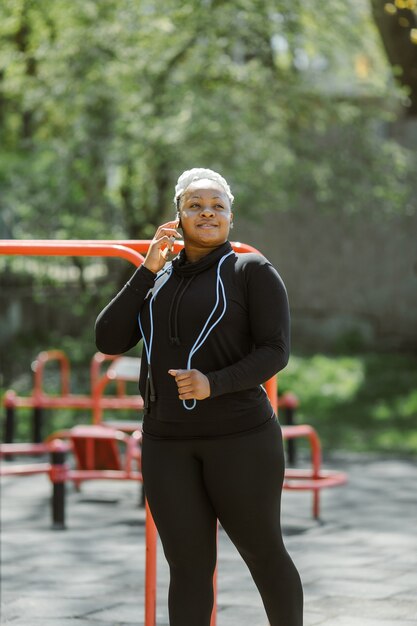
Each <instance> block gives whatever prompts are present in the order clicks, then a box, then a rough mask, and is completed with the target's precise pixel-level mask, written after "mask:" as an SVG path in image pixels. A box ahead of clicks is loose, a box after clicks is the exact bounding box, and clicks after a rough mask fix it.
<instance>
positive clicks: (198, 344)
mask: <svg viewBox="0 0 417 626" xmlns="http://www.w3.org/2000/svg"><path fill="white" fill-rule="evenodd" d="M231 254H234V252H233V250H232V251H230V252H228V253H227V254H225V255H224V256H222V258H221V259H220V261H219V264H218V266H217V273H216V302H215V304H214V307H213V309H212V310H211V313H210V315H209V316H208V318H207V320H206V322H205V324H204V326H203V328H202V330H201V332H200V334H199V335H198V337H197V339H196V340H195V342H194V345H193V346H192V348H191V350H190V352H189V355H188V359H187V370H190V369H191V359H192V358H193V356H194V355H195V353H196V352H197V351H198V350H199V349H200V348H201V346H202V345H203V344H204V343H205V342H206V341H207V338H208V336H209V335H210V333H211V332H212V330H213V329H214V328H215V327H216V326H217V324H218V323H219V322H220V320H221V319H222V318H223V317H224V315H225V313H226V309H227V300H226V293H225V289H224V284H223V281H222V278H221V276H220V269H221V266H222V265H223V263H224V261H225V260H226V259H227V257H229V256H230V255H231ZM167 271H169V270H165V272H163V273H166V272H167ZM171 272H172V267H171ZM171 272H170V274H171ZM161 276H162V273H161ZM158 278H159V277H158ZM158 278H157V279H156V280H158ZM166 282H168V281H165V282H164V283H163V284H162V285H160V287H158V288H157V289H156V291H155V292H154V294H153V295H152V297H151V300H150V302H149V319H150V333H149V344H148V343H147V342H146V338H145V334H144V332H143V328H142V322H141V319H140V313H139V315H138V322H139V328H140V332H141V334H142V338H143V345H144V346H145V353H146V360H147V362H148V370H149V371H150V367H151V355H152V344H153V330H154V329H153V312H152V305H153V301H154V300H155V298H156V296H157V295H158V293H159V291H160V290H161V289H162V287H163V286H164V285H165V283H166ZM220 289H221V292H222V296H223V311H222V312H221V314H220V316H219V317H218V318H217V320H216V321H215V322H213V324H212V325H211V326H210V328H209V329H208V330H207V332H206V328H207V326H208V324H209V323H210V320H211V318H212V317H213V315H214V314H215V312H216V309H217V307H218V306H219V302H220ZM182 404H183V406H184V408H185V409H187V411H192V410H193V409H194V408H195V406H196V404H197V400H196V399H195V398H194V399H193V400H192V404H191V406H188V405H187V400H183V401H182Z"/></svg>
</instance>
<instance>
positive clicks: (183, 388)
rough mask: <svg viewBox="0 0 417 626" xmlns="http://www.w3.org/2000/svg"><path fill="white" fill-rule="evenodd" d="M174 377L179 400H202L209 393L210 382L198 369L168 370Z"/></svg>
mask: <svg viewBox="0 0 417 626" xmlns="http://www.w3.org/2000/svg"><path fill="white" fill-rule="evenodd" d="M168 374H171V376H174V377H175V382H176V383H177V387H178V397H179V399H180V400H204V398H208V397H209V395H210V383H209V380H208V378H207V376H205V375H204V374H203V373H202V372H200V371H199V370H168Z"/></svg>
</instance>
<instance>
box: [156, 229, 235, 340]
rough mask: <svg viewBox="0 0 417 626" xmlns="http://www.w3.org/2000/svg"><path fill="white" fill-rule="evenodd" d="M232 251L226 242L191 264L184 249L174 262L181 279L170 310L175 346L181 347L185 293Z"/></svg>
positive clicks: (172, 337) (170, 328)
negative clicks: (180, 319)
mask: <svg viewBox="0 0 417 626" xmlns="http://www.w3.org/2000/svg"><path fill="white" fill-rule="evenodd" d="M231 251H232V246H231V244H230V242H229V241H226V242H225V243H223V244H222V245H221V246H219V247H218V248H216V249H215V250H212V251H211V252H209V254H206V256H204V257H203V258H201V259H200V260H199V261H195V262H194V263H190V262H189V261H188V260H187V257H186V254H185V250H184V249H182V250H181V252H180V253H179V255H178V256H177V257H176V258H175V259H174V260H173V261H172V269H173V272H174V273H175V274H177V276H179V277H180V281H179V283H178V287H177V289H176V290H175V293H174V297H173V298H172V301H171V306H170V310H169V337H170V341H171V343H172V344H173V345H176V346H180V345H181V341H180V337H179V332H178V319H179V309H180V304H181V300H182V298H183V296H184V294H185V292H186V291H187V289H188V288H189V286H190V285H191V283H192V281H193V280H194V278H195V277H196V276H197V275H198V274H201V272H204V271H205V270H207V269H209V268H210V267H212V266H213V265H215V264H216V263H218V262H219V261H220V259H221V258H222V257H223V256H224V255H225V254H228V253H229V252H231Z"/></svg>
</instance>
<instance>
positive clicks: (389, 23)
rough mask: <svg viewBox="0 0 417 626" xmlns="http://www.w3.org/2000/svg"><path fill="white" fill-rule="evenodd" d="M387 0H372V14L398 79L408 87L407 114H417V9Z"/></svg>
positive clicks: (412, 115) (413, 115) (415, 115)
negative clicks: (415, 36) (413, 33)
mask: <svg viewBox="0 0 417 626" xmlns="http://www.w3.org/2000/svg"><path fill="white" fill-rule="evenodd" d="M386 5H387V2H386V0H371V6H372V14H373V18H374V21H375V24H376V26H377V28H378V30H379V33H380V35H381V39H382V43H383V45H384V48H385V52H386V54H387V57H388V60H389V62H390V64H391V65H392V66H393V68H394V71H395V69H396V68H399V70H400V71H399V72H398V71H395V75H396V78H397V80H398V81H399V82H400V83H401V85H403V86H404V87H407V90H408V97H409V101H408V102H407V105H406V115H408V116H410V117H417V44H415V43H413V41H412V38H411V31H412V29H416V28H417V16H416V13H415V10H412V9H398V8H396V7H395V5H393V4H390V5H389V6H391V7H392V9H391V11H390V10H388V11H387V10H386V8H385V7H386Z"/></svg>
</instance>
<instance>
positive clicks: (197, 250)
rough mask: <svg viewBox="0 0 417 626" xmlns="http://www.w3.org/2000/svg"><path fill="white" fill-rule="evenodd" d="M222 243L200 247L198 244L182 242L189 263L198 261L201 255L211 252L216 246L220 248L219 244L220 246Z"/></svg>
mask: <svg viewBox="0 0 417 626" xmlns="http://www.w3.org/2000/svg"><path fill="white" fill-rule="evenodd" d="M223 243H225V242H223ZM222 245H223V244H217V245H216V246H210V247H207V248H201V247H199V246H193V245H192V244H189V243H186V242H184V251H185V256H186V257H187V261H188V262H189V263H196V262H197V261H199V260H200V259H202V258H203V257H205V256H207V255H208V254H210V252H213V250H216V249H217V248H220V246H222Z"/></svg>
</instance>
